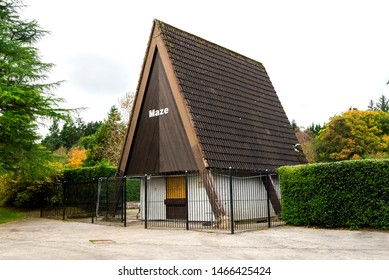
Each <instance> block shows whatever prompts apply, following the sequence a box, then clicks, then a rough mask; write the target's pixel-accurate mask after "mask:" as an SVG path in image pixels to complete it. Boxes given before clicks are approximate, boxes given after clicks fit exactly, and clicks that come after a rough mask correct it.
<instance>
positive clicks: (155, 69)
mask: <svg viewBox="0 0 389 280" xmlns="http://www.w3.org/2000/svg"><path fill="white" fill-rule="evenodd" d="M165 108H168V110H169V112H168V113H167V114H163V115H160V116H155V117H151V118H150V117H149V110H153V109H155V110H157V109H165ZM133 141H134V142H133V145H132V148H131V151H130V156H129V163H128V164H127V169H126V172H125V174H128V175H134V174H146V173H147V174H155V173H162V172H173V171H183V170H196V163H195V161H194V157H193V154H192V151H191V147H190V145H189V142H188V139H187V136H186V134H185V131H184V128H183V125H182V122H181V118H180V115H179V113H178V110H177V106H176V104H175V102H174V99H173V96H172V91H171V88H170V86H169V83H168V80H167V76H166V73H165V70H164V68H163V65H162V61H161V58H160V56H159V54H158V51H156V53H155V55H154V61H153V64H152V69H151V72H150V75H149V80H148V85H147V89H146V93H145V96H144V99H143V104H142V109H141V111H140V118H139V119H138V124H137V126H136V131H135V135H134V140H133Z"/></svg>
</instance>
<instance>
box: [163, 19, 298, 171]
mask: <svg viewBox="0 0 389 280" xmlns="http://www.w3.org/2000/svg"><path fill="white" fill-rule="evenodd" d="M158 23H159V26H160V29H161V35H162V37H163V40H164V41H165V44H166V46H167V51H168V53H169V57H170V59H171V61H172V64H173V67H174V70H175V73H176V76H177V79H178V82H179V85H180V87H181V89H182V93H183V95H184V98H185V100H186V102H187V104H188V107H189V111H190V114H191V117H192V120H193V123H194V127H195V129H196V134H197V136H198V138H199V142H200V145H201V147H202V150H203V152H204V155H205V158H206V160H207V162H208V165H209V167H211V168H223V169H224V168H229V167H232V168H234V169H244V170H246V169H248V170H264V169H269V170H274V169H275V168H277V167H279V166H282V165H289V164H298V163H299V161H298V157H297V155H296V152H295V151H294V149H293V145H295V144H296V143H298V140H297V138H296V136H295V134H294V131H293V129H292V128H291V125H290V122H289V120H288V118H287V116H286V114H285V112H284V109H283V107H282V105H281V102H280V100H279V98H278V96H277V94H276V92H275V90H274V87H273V85H272V83H271V81H270V78H269V76H268V74H267V72H266V70H265V68H264V66H263V65H262V63H260V62H257V61H254V60H252V59H250V58H247V57H245V56H243V55H240V54H237V53H236V52H233V51H230V50H228V49H226V48H223V47H221V46H218V45H216V44H214V43H211V42H209V41H207V40H204V39H202V38H200V37H197V36H195V35H192V34H190V33H187V32H185V31H182V30H180V29H178V28H175V27H173V26H171V25H169V24H166V23H164V22H161V21H158Z"/></svg>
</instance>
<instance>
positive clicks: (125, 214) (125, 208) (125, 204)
mask: <svg viewBox="0 0 389 280" xmlns="http://www.w3.org/2000/svg"><path fill="white" fill-rule="evenodd" d="M123 180H124V185H123V188H124V191H123V192H124V193H123V209H124V210H123V211H124V227H127V177H126V176H124V177H123Z"/></svg>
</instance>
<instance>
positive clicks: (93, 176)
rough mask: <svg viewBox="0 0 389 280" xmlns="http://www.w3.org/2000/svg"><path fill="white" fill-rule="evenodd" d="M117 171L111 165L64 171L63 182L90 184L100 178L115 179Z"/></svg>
mask: <svg viewBox="0 0 389 280" xmlns="http://www.w3.org/2000/svg"><path fill="white" fill-rule="evenodd" d="M116 170H117V169H116V167H113V166H109V165H97V166H93V167H82V168H70V169H65V170H64V171H63V181H67V182H88V181H92V180H97V179H98V178H100V177H114V176H115V173H116Z"/></svg>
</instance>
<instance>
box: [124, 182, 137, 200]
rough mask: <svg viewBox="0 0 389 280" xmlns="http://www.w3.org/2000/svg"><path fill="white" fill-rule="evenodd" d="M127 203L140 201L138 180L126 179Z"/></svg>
mask: <svg viewBox="0 0 389 280" xmlns="http://www.w3.org/2000/svg"><path fill="white" fill-rule="evenodd" d="M126 190H127V201H140V180H139V179H132V178H128V179H127V181H126Z"/></svg>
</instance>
